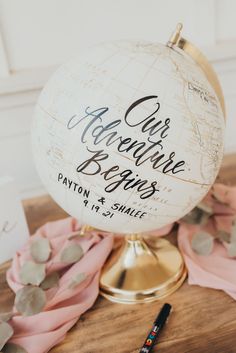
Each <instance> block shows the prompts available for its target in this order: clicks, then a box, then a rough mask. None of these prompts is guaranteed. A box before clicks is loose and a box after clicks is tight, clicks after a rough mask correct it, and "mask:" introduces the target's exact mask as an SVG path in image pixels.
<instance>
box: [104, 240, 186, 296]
mask: <svg viewBox="0 0 236 353" xmlns="http://www.w3.org/2000/svg"><path fill="white" fill-rule="evenodd" d="M124 238H125V239H124V241H123V244H122V245H121V246H120V248H119V249H117V250H114V252H113V253H112V254H111V256H110V258H109V259H108V261H107V262H106V264H105V266H104V268H103V272H102V276H101V279H100V291H101V294H102V295H103V296H104V297H106V298H107V299H109V300H111V301H113V302H118V303H144V302H150V301H153V300H156V299H158V298H161V297H164V296H166V295H168V294H170V293H172V292H174V291H175V290H176V289H177V288H179V287H180V286H181V284H182V283H183V281H184V279H185V277H186V269H185V266H184V262H183V259H182V256H181V254H180V252H179V251H178V249H177V248H176V247H175V246H174V245H172V244H171V243H170V242H169V241H168V240H166V239H163V238H157V237H156V240H155V241H154V239H155V238H154V237H152V238H154V239H152V241H151V242H150V244H148V240H144V239H143V238H142V236H141V235H138V234H132V235H128V236H126V237H124Z"/></svg>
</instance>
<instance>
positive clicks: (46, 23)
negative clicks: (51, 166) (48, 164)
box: [0, 0, 236, 198]
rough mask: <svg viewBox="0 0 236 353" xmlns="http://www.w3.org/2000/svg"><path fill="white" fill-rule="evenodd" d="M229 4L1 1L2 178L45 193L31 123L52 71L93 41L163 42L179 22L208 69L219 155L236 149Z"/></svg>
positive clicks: (233, 5) (234, 31) (223, 0)
mask: <svg viewBox="0 0 236 353" xmlns="http://www.w3.org/2000/svg"><path fill="white" fill-rule="evenodd" d="M235 14H236V1H235V0H178V1H174V0H119V1H117V0H0V175H11V176H13V177H15V178H16V180H17V182H18V185H19V188H20V192H21V197H22V198H26V197H31V196H35V195H39V194H42V193H44V192H45V190H44V188H43V186H42V184H41V182H40V180H39V177H38V176H37V173H36V170H35V168H34V165H33V160H32V156H31V147H30V125H31V118H32V114H33V110H34V105H35V103H36V100H37V97H38V95H39V93H40V91H41V89H42V87H43V86H44V84H45V83H46V81H47V80H48V78H49V77H50V75H51V74H52V72H53V71H55V69H56V68H57V67H58V65H60V64H61V63H63V62H64V61H66V60H67V59H68V58H70V57H71V56H73V55H74V54H77V53H80V52H81V53H82V52H83V51H84V50H85V49H86V48H87V47H88V46H90V45H93V44H95V43H97V42H101V41H106V40H114V39H127V38H128V39H138V40H141V39H144V40H149V41H157V42H161V43H166V41H167V40H168V38H169V36H170V34H171V33H172V31H173V30H174V29H175V26H176V24H177V22H182V23H183V24H184V30H183V36H184V37H186V38H187V39H189V40H190V41H192V42H193V43H194V44H195V45H197V46H198V47H199V48H200V49H201V50H202V51H203V52H204V53H205V54H206V55H207V57H208V58H209V60H210V61H211V63H212V64H213V66H214V68H215V70H216V72H217V73H218V75H219V79H220V81H221V84H222V87H223V91H224V95H225V100H226V108H227V129H226V136H225V153H232V152H236V84H235V82H236V20H235Z"/></svg>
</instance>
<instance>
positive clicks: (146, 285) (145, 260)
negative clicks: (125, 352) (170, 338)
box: [100, 24, 225, 304]
mask: <svg viewBox="0 0 236 353" xmlns="http://www.w3.org/2000/svg"><path fill="white" fill-rule="evenodd" d="M181 30H182V24H178V25H177V27H176V31H175V32H174V33H173V34H172V36H171V38H170V40H169V41H168V43H167V46H168V47H170V48H172V49H173V50H179V49H181V50H183V51H185V52H186V53H187V54H188V55H190V56H191V57H192V58H193V59H194V60H195V61H196V63H197V64H198V65H199V66H200V67H201V69H202V70H203V72H204V73H205V75H206V77H207V79H208V81H209V82H210V83H211V85H212V87H213V88H214V90H215V92H216V94H217V96H218V99H219V102H220V104H221V107H222V111H223V114H224V116H225V104H224V98H223V94H222V90H221V87H220V83H219V81H218V78H217V76H216V74H215V72H214V70H213V68H212V67H211V65H210V64H209V62H208V61H207V59H206V58H205V56H204V55H203V54H202V53H201V52H200V51H199V50H198V49H197V48H196V47H195V46H194V45H193V44H191V43H190V42H188V41H186V40H185V39H184V38H182V37H181V35H180V32H181ZM151 238H152V239H151ZM151 238H150V239H149V240H148V239H146V238H145V239H144V238H143V237H142V236H141V235H140V234H132V235H127V236H126V237H124V240H123V243H122V245H121V246H120V247H119V248H118V249H114V250H113V252H112V254H111V255H110V257H109V259H108V261H107V262H106V264H105V265H104V267H103V271H102V274H101V279H100V293H101V294H102V295H103V296H104V297H106V298H107V299H109V300H111V301H113V302H118V303H130V304H132V303H144V302H150V301H154V300H157V299H159V298H163V297H165V296H167V295H169V294H170V293H172V292H174V291H175V290H176V289H178V288H179V287H180V286H181V284H182V283H183V281H184V279H185V278H186V275H187V272H186V268H185V266H184V261H183V258H182V256H181V254H180V252H179V250H178V249H177V248H176V247H175V246H174V245H172V244H171V243H170V242H169V241H168V240H166V239H163V238H158V237H151Z"/></svg>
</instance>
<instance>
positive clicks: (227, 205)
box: [7, 184, 236, 353]
mask: <svg viewBox="0 0 236 353" xmlns="http://www.w3.org/2000/svg"><path fill="white" fill-rule="evenodd" d="M213 191H214V195H215V196H216V197H217V199H218V200H220V202H218V201H217V199H215V198H214V197H212V195H211V194H209V195H207V197H206V199H205V202H206V203H208V204H209V205H211V206H212V208H213V210H214V216H213V217H211V219H210V220H209V222H208V224H207V225H206V226H204V227H205V228H206V229H207V231H209V232H210V233H212V234H215V232H216V230H217V229H221V230H222V229H223V230H226V231H229V232H230V231H231V224H232V220H233V219H234V218H235V215H236V187H233V188H232V187H228V186H224V185H220V184H215V185H214V188H213ZM172 227H173V224H170V225H168V226H166V227H164V228H162V229H161V230H159V231H156V235H157V236H161V235H165V234H168V233H169V232H170V231H171V229H172ZM79 229H80V226H79V224H78V222H77V221H76V220H75V219H73V218H67V219H64V220H60V221H57V222H51V223H47V224H45V225H44V226H43V227H41V228H39V229H38V230H37V232H36V233H35V234H34V235H33V236H32V237H31V239H30V241H29V243H28V244H26V246H25V247H24V248H23V249H22V250H21V251H19V252H17V253H16V255H15V257H14V259H13V262H12V266H11V268H10V269H9V271H8V272H7V281H8V284H9V286H10V287H11V288H12V290H13V291H14V292H16V291H17V290H19V289H20V288H22V284H21V283H20V280H19V270H20V268H21V266H22V264H23V263H24V262H25V261H26V260H29V259H31V255H30V252H29V246H30V243H31V242H32V241H33V240H34V239H36V238H37V237H40V236H44V237H47V238H48V239H49V240H50V244H51V248H52V255H51V257H50V260H49V261H48V262H47V265H46V271H47V274H49V273H51V272H54V271H64V272H63V274H62V276H61V278H60V281H59V286H58V287H55V288H52V289H49V290H47V291H46V295H47V305H46V307H45V309H44V311H43V312H41V313H39V314H37V315H34V316H28V317H23V316H21V315H19V314H18V313H17V312H16V310H15V315H14V317H13V318H12V319H11V321H10V324H11V325H12V326H13V328H14V336H13V337H12V338H11V340H10V342H13V343H16V344H19V345H20V346H22V347H23V348H25V349H26V351H27V352H29V353H46V352H48V351H49V350H50V349H51V348H52V347H53V346H54V345H56V344H57V343H59V342H60V341H61V340H62V339H63V338H64V336H65V334H66V332H67V331H68V330H69V329H70V328H71V327H72V326H73V325H74V324H75V323H76V321H77V320H78V318H79V317H80V315H81V314H83V313H84V312H85V311H86V310H88V309H89V308H90V307H91V306H92V305H93V304H94V302H95V300H96V298H97V296H98V281H99V273H100V270H101V268H102V266H103V264H104V262H105V260H106V258H107V256H108V255H109V253H110V251H111V249H112V246H113V235H112V234H105V233H102V232H99V231H94V230H92V231H90V233H89V235H87V236H86V237H75V238H74V240H73V241H74V242H76V243H78V244H80V245H81V247H82V248H83V251H84V256H83V257H82V259H81V260H80V261H79V262H77V263H75V264H74V265H71V266H69V267H68V265H67V266H66V265H65V263H62V262H61V261H60V254H61V252H62V250H63V249H64V248H65V247H66V246H67V244H68V241H69V240H68V238H69V237H70V235H73V234H74V233H75V232H77V231H78V230H79ZM200 229H201V227H200V226H198V225H188V224H186V223H183V222H181V221H180V222H179V229H178V245H179V248H180V251H181V252H182V255H183V257H184V260H185V263H186V266H187V269H188V281H189V284H197V285H200V286H205V287H210V288H215V289H220V290H223V291H225V292H226V293H228V294H229V295H230V296H231V297H233V298H234V299H236V276H235V273H236V261H235V258H229V256H228V255H227V251H226V248H225V246H224V245H223V244H221V243H219V242H215V245H214V249H213V252H212V254H210V255H209V256H200V255H197V254H196V253H195V252H194V251H193V250H192V248H191V239H192V236H193V234H194V233H195V232H196V231H198V230H200ZM152 234H153V232H152ZM78 273H85V274H86V279H85V280H84V281H83V282H81V283H80V284H79V285H78V286H76V287H75V288H73V289H72V288H70V287H69V286H68V283H69V281H70V279H71V278H72V277H73V276H74V275H76V274H78Z"/></svg>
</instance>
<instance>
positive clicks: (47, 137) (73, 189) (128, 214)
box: [32, 41, 225, 233]
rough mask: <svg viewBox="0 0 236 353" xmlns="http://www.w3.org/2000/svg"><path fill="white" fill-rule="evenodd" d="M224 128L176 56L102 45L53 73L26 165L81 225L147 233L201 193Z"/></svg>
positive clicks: (199, 83) (198, 75) (157, 49)
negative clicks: (30, 162)
mask: <svg viewBox="0 0 236 353" xmlns="http://www.w3.org/2000/svg"><path fill="white" fill-rule="evenodd" d="M224 125H225V123H224V117H223V113H222V109H221V106H220V103H219V100H218V98H217V95H216V93H215V91H214V89H213V88H212V86H211V84H210V83H209V82H208V80H207V78H206V76H205V74H204V72H203V71H202V70H201V69H200V67H199V66H198V65H197V64H196V63H195V62H194V61H193V60H192V59H191V58H190V57H189V56H187V55H186V54H185V53H184V52H183V51H181V50H173V49H171V48H169V47H167V46H164V45H162V44H157V43H149V42H134V41H115V42H110V43H103V44H100V45H97V46H95V47H93V48H90V49H88V50H87V51H86V52H84V53H83V54H81V55H79V56H78V57H76V58H74V59H72V60H71V61H69V62H68V63H66V64H64V65H63V66H62V67H60V68H59V69H58V71H56V73H55V74H54V75H53V76H52V78H51V79H50V80H49V82H48V83H47V84H46V86H45V88H44V89H43V91H42V93H41V95H40V97H39V100H38V103H37V106H36V110H35V114H34V118H33V126H32V146H33V154H34V160H35V163H36V166H37V170H38V173H39V175H40V177H41V179H42V181H43V183H44V185H45V187H46V189H47V190H48V192H49V193H50V194H51V196H52V197H53V198H54V199H55V201H56V202H57V203H58V204H59V205H60V206H61V207H62V208H63V209H64V210H66V211H67V212H68V213H69V214H70V215H72V216H74V217H76V218H77V219H78V220H79V221H80V222H81V223H82V224H89V225H91V226H93V227H95V228H99V229H102V230H105V231H111V232H118V233H132V232H145V231H151V230H153V229H158V228H161V227H163V226H165V225H167V224H169V223H171V222H174V221H176V220H178V219H180V218H181V217H183V216H184V215H185V214H186V213H188V212H189V211H190V210H191V209H192V208H193V207H194V206H195V205H196V204H197V203H198V202H199V201H200V200H201V199H202V198H203V197H204V196H205V194H206V193H207V192H208V190H209V188H210V187H211V185H212V183H213V182H214V180H215V178H216V175H217V173H218V170H219V167H220V164H221V160H222V155H223V135H224Z"/></svg>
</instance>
